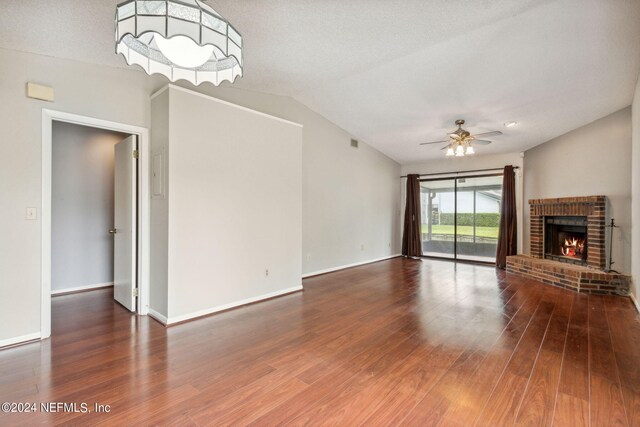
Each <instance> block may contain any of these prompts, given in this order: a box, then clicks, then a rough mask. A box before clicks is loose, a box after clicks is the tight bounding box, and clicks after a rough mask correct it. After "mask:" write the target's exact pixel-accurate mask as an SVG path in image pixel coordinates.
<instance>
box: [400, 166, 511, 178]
mask: <svg viewBox="0 0 640 427" xmlns="http://www.w3.org/2000/svg"><path fill="white" fill-rule="evenodd" d="M513 169H520V166H514V167H513ZM501 170H504V168H491V169H474V170H470V171H458V172H438V173H422V174H420V176H435V175H453V174H455V175H459V174H461V173H472V172H490V171H501ZM406 177H407V175H402V176H401V177H400V178H406Z"/></svg>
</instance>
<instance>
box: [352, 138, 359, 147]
mask: <svg viewBox="0 0 640 427" xmlns="http://www.w3.org/2000/svg"><path fill="white" fill-rule="evenodd" d="M351 146H352V147H353V148H358V140H357V139H352V140H351Z"/></svg>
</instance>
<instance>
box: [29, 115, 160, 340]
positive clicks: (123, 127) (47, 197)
mask: <svg viewBox="0 0 640 427" xmlns="http://www.w3.org/2000/svg"><path fill="white" fill-rule="evenodd" d="M53 121H59V122H65V123H72V124H77V125H82V126H90V127H93V128H98V129H105V130H111V131H116V132H121V133H128V134H133V135H137V136H138V150H139V152H140V157H139V159H138V242H139V244H138V253H137V258H138V259H137V262H138V291H139V296H138V301H137V307H136V308H137V314H140V315H147V314H148V313H149V288H150V286H149V272H150V271H149V268H150V182H149V181H150V180H149V159H150V156H149V154H150V148H149V129H148V128H144V127H140V126H133V125H128V124H124V123H117V122H111V121H108V120H102V119H97V118H94V117H89V116H81V115H77V114H72V113H66V112H62V111H55V110H49V109H46V108H43V109H42V210H41V223H42V230H41V232H42V233H41V235H42V245H41V257H42V258H41V284H42V289H41V303H40V304H41V306H40V338H41V339H46V338H49V337H50V336H51V181H52V179H51V170H52V144H53V135H52V128H53Z"/></svg>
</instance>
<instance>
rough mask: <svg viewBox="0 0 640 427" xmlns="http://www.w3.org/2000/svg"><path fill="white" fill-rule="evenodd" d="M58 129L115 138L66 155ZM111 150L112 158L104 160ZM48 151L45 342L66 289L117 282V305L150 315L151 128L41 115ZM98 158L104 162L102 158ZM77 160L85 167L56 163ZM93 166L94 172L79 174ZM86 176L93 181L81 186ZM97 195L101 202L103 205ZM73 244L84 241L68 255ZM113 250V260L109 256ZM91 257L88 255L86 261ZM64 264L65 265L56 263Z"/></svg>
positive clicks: (44, 231) (44, 229)
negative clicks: (56, 301) (55, 299)
mask: <svg viewBox="0 0 640 427" xmlns="http://www.w3.org/2000/svg"><path fill="white" fill-rule="evenodd" d="M59 129H63V130H64V129H66V131H67V132H69V131H70V130H74V129H75V130H76V131H78V129H80V130H81V131H80V133H82V132H84V133H89V134H93V135H102V136H103V137H108V138H107V139H109V138H111V139H110V141H111V142H108V141H107V142H105V143H104V145H103V146H102V147H100V148H99V149H96V146H93V147H88V146H87V145H85V146H84V148H85V150H80V148H78V147H80V145H78V144H76V146H75V147H64V149H62V152H61V153H60V152H57V149H58V148H60V147H57V146H56V145H55V144H56V135H57V134H58V130H59ZM54 130H55V132H54ZM80 139H82V138H80ZM76 142H77V141H76ZM84 142H85V143H87V144H90V143H91V141H86V140H85V141H84ZM94 142H95V141H94ZM103 142H104V141H103ZM71 145H73V144H71ZM109 145H110V147H109ZM91 148H93V149H91ZM74 150H79V151H78V152H76V151H74ZM109 150H111V151H110V153H111V154H110V156H106V157H105V156H104V154H105V153H107V152H108V151H109ZM100 152H102V154H100ZM42 153H43V160H42V304H41V313H42V317H41V337H42V338H43V339H44V338H47V337H49V336H50V335H51V295H52V292H53V293H54V294H55V293H57V294H59V293H65V289H67V290H68V291H70V292H74V291H76V290H83V288H84V289H91V288H99V287H105V286H111V284H112V283H113V287H114V291H113V294H114V301H117V302H118V303H119V304H120V305H122V306H124V307H125V308H126V309H128V310H129V311H131V312H135V313H137V314H141V315H146V314H147V312H148V307H149V304H148V301H149V282H148V277H149V271H148V270H149V268H148V266H149V176H148V171H149V160H148V159H149V132H148V130H147V129H146V128H141V127H137V126H131V125H126V124H120V123H116V122H109V121H104V120H100V119H95V118H91V117H86V116H79V115H74V114H69V113H62V112H56V111H51V110H43V121H42ZM100 156H102V157H103V158H102V159H100V158H97V157H100ZM72 158H75V159H76V161H78V160H80V161H81V162H82V163H83V165H82V167H79V168H68V169H69V170H65V169H64V168H65V165H64V164H63V165H58V164H56V161H58V162H64V160H67V161H71V160H73V159H72ZM82 159H84V160H82ZM101 162H106V163H101ZM85 163H86V164H85ZM97 165H102V166H97ZM96 168H98V169H102V171H101V173H99V174H98V175H100V176H98V177H96V176H95V174H93V175H92V174H91V169H93V172H96V170H95V169H96ZM70 169H76V172H75V173H76V174H77V175H78V176H75V177H74V176H73V174H74V173H73V171H71V170H70ZM87 169H88V175H85V176H84V177H83V176H81V175H82V174H81V172H83V171H84V172H87ZM109 170H110V171H111V173H109ZM69 175H72V176H69ZM61 177H62V178H61ZM56 179H57V180H58V182H56V181H55V180H56ZM74 179H75V183H74V185H71V186H70V187H71V188H66V189H64V190H63V191H61V192H59V191H58V190H60V188H58V186H57V185H56V184H59V183H61V182H63V181H65V180H66V181H67V183H69V182H74ZM83 179H84V180H87V181H91V182H81V183H78V182H77V180H83ZM107 181H110V184H109V185H106V182H107ZM99 182H101V184H99ZM98 184H99V185H98ZM54 186H56V187H54ZM95 196H102V198H101V199H99V200H98V199H96V197H95ZM74 218H75V219H76V221H73V219H74ZM54 227H55V228H54ZM87 230H89V231H87ZM74 240H75V241H76V243H77V242H78V241H81V243H80V244H79V245H78V246H77V247H75V248H73V249H72V250H70V251H69V253H67V254H65V253H64V251H65V245H66V246H71V245H72V244H73V241H74ZM61 245H62V246H61ZM54 248H55V249H56V253H55V254H54V253H53V252H52V250H53V249H54ZM67 249H68V248H67ZM109 252H111V254H112V255H111V256H106V257H105V256H104V255H105V254H107V253H109ZM86 253H88V254H89V255H90V256H88V257H86V256H84V255H86ZM91 255H93V257H92V256H91ZM61 259H62V260H63V262H62V265H58V264H54V263H55V262H58V261H60V260H61ZM65 259H66V261H65ZM96 260H98V263H97V264H96V263H94V261H96ZM60 267H61V268H60ZM109 271H110V274H107V273H108V272H109ZM100 274H101V275H100ZM96 278H97V279H96ZM109 279H111V281H109ZM102 280H107V281H105V282H103V281H102ZM88 282H96V283H88ZM76 285H77V286H76Z"/></svg>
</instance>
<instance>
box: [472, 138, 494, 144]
mask: <svg viewBox="0 0 640 427" xmlns="http://www.w3.org/2000/svg"><path fill="white" fill-rule="evenodd" d="M473 143H474V144H478V145H489V144H491V141H487V140H486V139H474V140H473Z"/></svg>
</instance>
